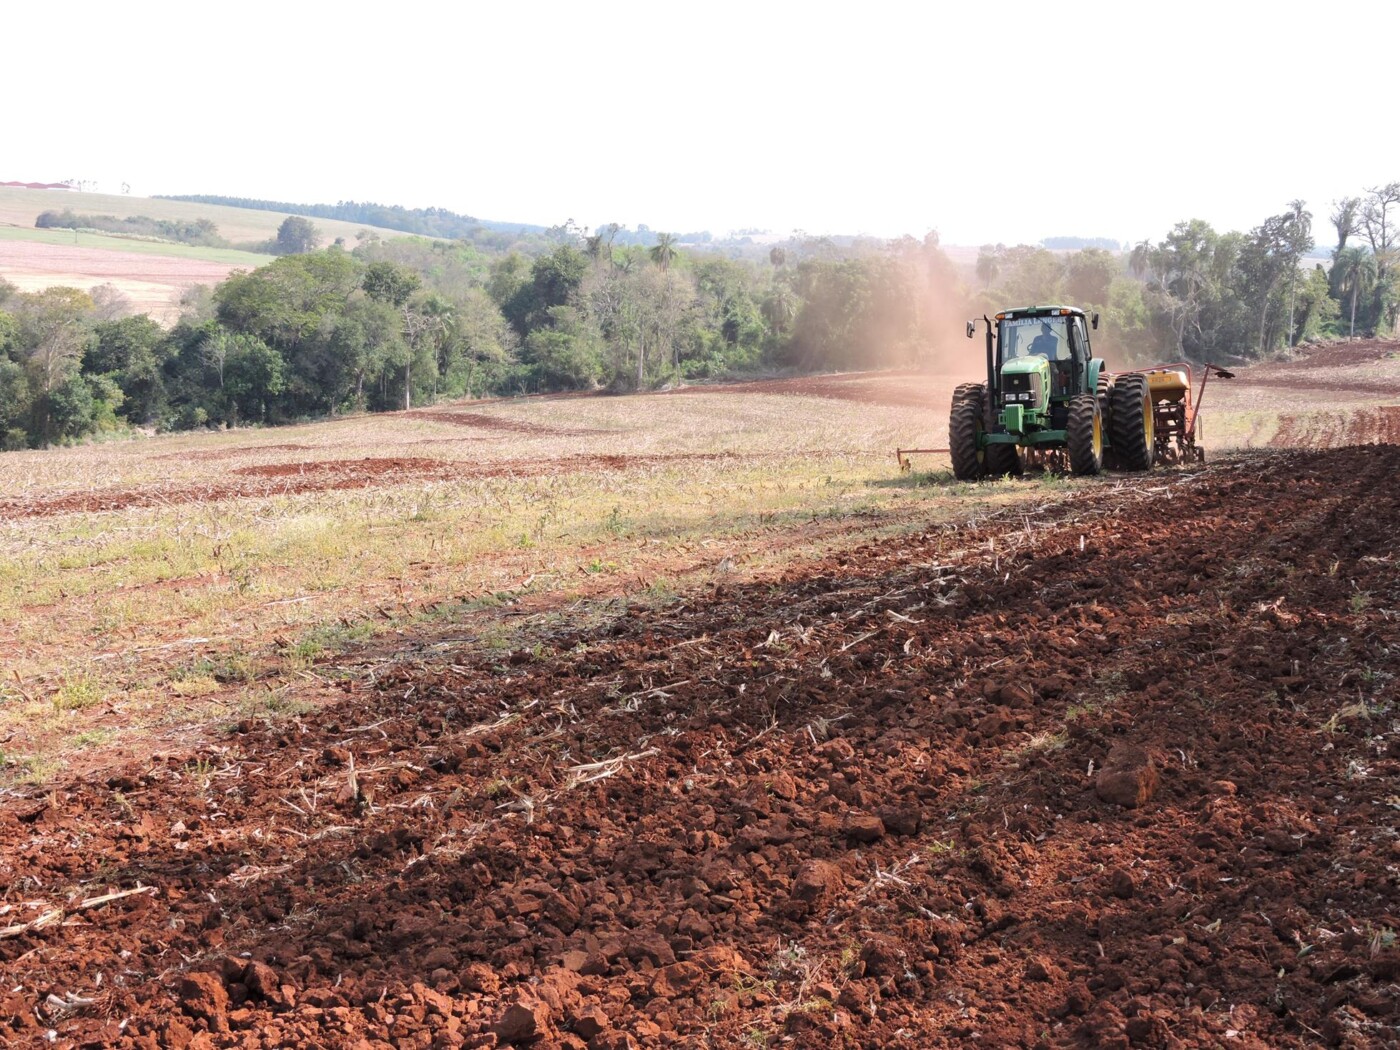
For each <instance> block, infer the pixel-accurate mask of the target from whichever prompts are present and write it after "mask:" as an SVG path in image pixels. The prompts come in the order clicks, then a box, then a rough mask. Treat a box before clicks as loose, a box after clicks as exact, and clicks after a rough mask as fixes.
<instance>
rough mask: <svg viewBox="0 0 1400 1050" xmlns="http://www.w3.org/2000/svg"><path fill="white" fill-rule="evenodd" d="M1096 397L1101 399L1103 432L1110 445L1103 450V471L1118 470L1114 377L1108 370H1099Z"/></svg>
mask: <svg viewBox="0 0 1400 1050" xmlns="http://www.w3.org/2000/svg"><path fill="white" fill-rule="evenodd" d="M1094 395H1095V396H1096V397H1097V398H1098V399H1099V419H1100V422H1101V425H1102V427H1103V432H1104V433H1105V434H1107V435H1109V438H1110V443H1109V446H1108V448H1106V449H1104V450H1103V469H1104V470H1117V469H1118V458H1117V456H1115V455H1114V452H1113V445H1112V436H1113V404H1112V401H1113V376H1112V375H1110V374H1109V373H1108V372H1107V371H1106V370H1104V369H1100V370H1099V381H1098V385H1097V386H1096V388H1095V390H1094Z"/></svg>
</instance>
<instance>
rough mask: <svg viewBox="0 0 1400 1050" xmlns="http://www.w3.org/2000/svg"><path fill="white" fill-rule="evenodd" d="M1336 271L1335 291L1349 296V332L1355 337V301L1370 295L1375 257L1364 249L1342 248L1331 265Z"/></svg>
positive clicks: (1372, 285)
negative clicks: (1359, 297)
mask: <svg viewBox="0 0 1400 1050" xmlns="http://www.w3.org/2000/svg"><path fill="white" fill-rule="evenodd" d="M1332 265H1333V266H1334V267H1335V268H1336V270H1337V291H1338V292H1340V293H1341V295H1342V297H1343V298H1346V297H1347V296H1351V331H1350V333H1349V335H1351V336H1352V337H1354V336H1355V335H1356V300H1357V297H1358V296H1362V295H1368V294H1370V291H1371V289H1372V288H1373V287H1374V286H1375V283H1376V257H1375V256H1374V255H1372V254H1371V253H1370V252H1368V251H1367V250H1366V249H1365V248H1344V249H1342V251H1341V252H1339V253H1338V254H1337V261H1336V262H1335V263H1333V264H1332Z"/></svg>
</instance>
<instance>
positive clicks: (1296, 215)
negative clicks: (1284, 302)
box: [1287, 200, 1313, 346]
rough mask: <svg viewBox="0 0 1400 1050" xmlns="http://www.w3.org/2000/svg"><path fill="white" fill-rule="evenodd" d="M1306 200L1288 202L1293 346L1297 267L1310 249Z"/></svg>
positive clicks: (1292, 342)
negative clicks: (1289, 213) (1289, 214)
mask: <svg viewBox="0 0 1400 1050" xmlns="http://www.w3.org/2000/svg"><path fill="white" fill-rule="evenodd" d="M1306 206H1307V202H1306V201H1302V200H1294V201H1290V202H1289V204H1288V207H1289V210H1290V212H1291V221H1290V223H1289V226H1288V242H1287V246H1288V254H1289V255H1290V257H1291V258H1292V265H1291V266H1290V267H1289V271H1288V345H1289V346H1293V345H1295V343H1296V342H1297V338H1296V333H1295V330H1294V328H1293V319H1294V307H1295V305H1296V303H1297V301H1298V267H1299V266H1300V265H1301V264H1302V261H1303V256H1305V255H1307V254H1308V252H1310V251H1312V246H1313V239H1312V212H1310V211H1307V210H1306Z"/></svg>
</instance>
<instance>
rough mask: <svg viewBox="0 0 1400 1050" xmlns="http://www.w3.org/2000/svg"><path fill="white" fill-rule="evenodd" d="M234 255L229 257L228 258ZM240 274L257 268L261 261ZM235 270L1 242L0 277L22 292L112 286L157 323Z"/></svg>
mask: <svg viewBox="0 0 1400 1050" xmlns="http://www.w3.org/2000/svg"><path fill="white" fill-rule="evenodd" d="M230 254H234V253H230ZM248 258H249V260H252V262H250V263H249V264H245V266H244V268H245V269H248V268H251V267H252V266H253V265H257V262H256V260H258V259H260V258H261V257H260V256H252V255H250V256H248ZM237 268H238V267H237V266H236V265H235V264H232V263H222V262H209V261H205V260H203V259H188V258H178V257H174V256H165V255H153V254H147V253H136V252H130V251H116V250H112V249H109V248H94V247H79V246H74V245H71V244H44V243H40V242H36V241H28V240H7V239H0V277H3V278H4V279H5V280H7V281H9V282H10V283H11V284H13V285H15V286H16V287H17V288H19V289H20V290H21V291H25V292H33V291H40V290H42V289H44V288H48V287H50V286H52V285H67V286H69V287H73V288H80V289H82V290H83V291H89V290H91V289H92V288H94V287H95V286H97V285H101V284H111V285H115V286H116V287H117V289H118V290H120V291H121V292H122V293H123V294H124V295H126V296H127V298H129V299H130V300H131V305H132V309H133V310H135V311H136V312H138V313H149V314H150V315H151V316H152V317H153V318H155V319H156V320H159V321H165V322H169V321H173V320H174V319H175V316H176V314H178V308H177V303H178V301H179V298H180V295H181V294H182V293H183V292H184V291H185V289H186V288H188V287H189V286H190V285H193V284H206V285H215V284H218V283H219V282H220V281H222V280H223V279H224V278H225V277H227V276H228V275H229V274H230V273H231V272H232V271H233V270H234V269H237Z"/></svg>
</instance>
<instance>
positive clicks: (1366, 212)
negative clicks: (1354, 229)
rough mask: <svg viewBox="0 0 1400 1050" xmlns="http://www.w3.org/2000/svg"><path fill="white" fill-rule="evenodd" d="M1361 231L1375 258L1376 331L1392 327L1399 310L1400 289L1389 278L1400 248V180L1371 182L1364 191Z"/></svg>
mask: <svg viewBox="0 0 1400 1050" xmlns="http://www.w3.org/2000/svg"><path fill="white" fill-rule="evenodd" d="M1359 222H1360V227H1361V232H1362V233H1364V234H1365V235H1366V240H1367V241H1368V242H1369V243H1370V245H1371V254H1372V255H1373V256H1375V260H1376V281H1375V285H1374V288H1373V290H1372V297H1373V309H1374V312H1375V323H1376V331H1377V332H1379V331H1380V330H1381V328H1382V326H1385V327H1390V328H1393V327H1394V326H1395V322H1396V314H1397V312H1400V293H1397V289H1396V288H1395V282H1394V281H1392V280H1391V277H1392V274H1394V273H1396V269H1397V267H1396V264H1397V258H1396V257H1397V252H1400V182H1391V183H1387V184H1386V185H1384V186H1374V187H1372V188H1371V189H1368V190H1367V191H1366V197H1365V199H1364V200H1363V201H1362V204H1361V213H1360V219H1359Z"/></svg>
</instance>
